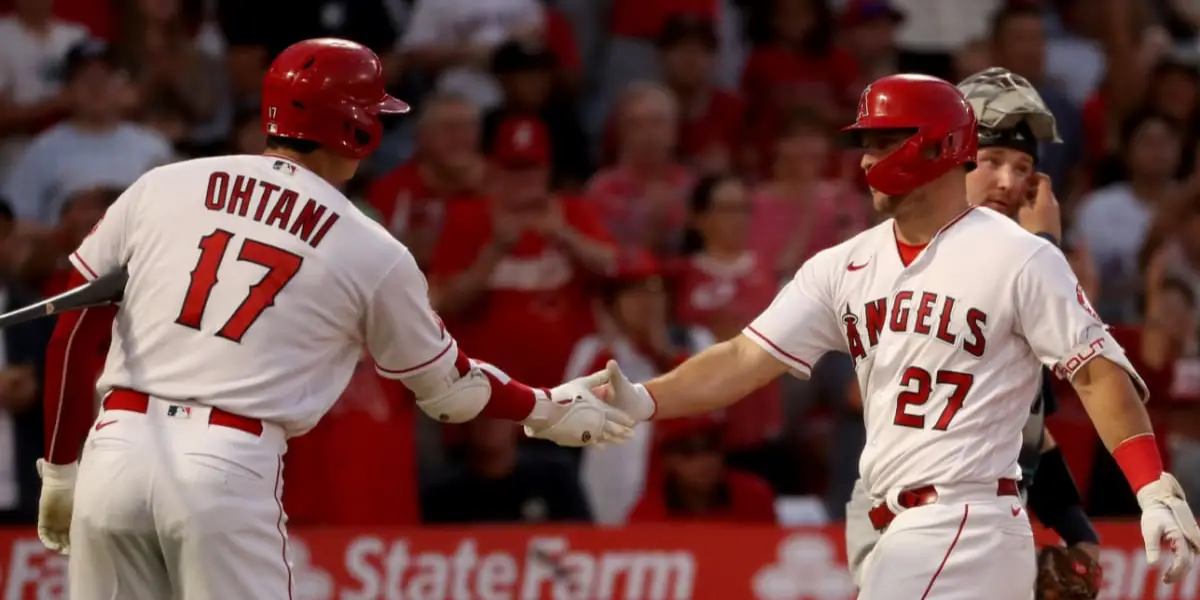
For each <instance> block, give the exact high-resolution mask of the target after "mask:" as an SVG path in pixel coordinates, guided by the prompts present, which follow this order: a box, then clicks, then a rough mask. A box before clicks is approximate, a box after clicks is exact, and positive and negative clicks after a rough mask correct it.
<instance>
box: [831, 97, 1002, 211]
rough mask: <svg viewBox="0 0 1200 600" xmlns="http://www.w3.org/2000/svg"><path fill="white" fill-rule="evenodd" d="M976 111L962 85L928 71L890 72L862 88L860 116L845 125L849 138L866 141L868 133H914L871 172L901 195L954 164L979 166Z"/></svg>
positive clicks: (874, 182)
mask: <svg viewBox="0 0 1200 600" xmlns="http://www.w3.org/2000/svg"><path fill="white" fill-rule="evenodd" d="M975 125H976V123H975V113H974V111H972V110H971V106H970V105H969V104H967V101H966V100H965V99H964V98H963V96H962V93H960V92H959V91H958V88H956V87H954V86H953V85H951V84H950V83H949V82H946V81H943V80H941V79H938V78H936V77H929V76H927V75H913V74H901V75H889V76H887V77H883V78H881V79H878V80H876V81H875V82H874V83H872V84H871V85H869V86H867V89H865V90H863V93H862V96H861V97H860V98H859V101H858V118H857V119H855V121H854V124H852V125H850V126H849V127H846V128H844V129H842V132H843V139H844V141H847V142H849V143H850V144H852V145H854V146H856V147H862V145H863V134H866V133H870V132H874V131H887V132H895V131H903V132H906V133H907V132H912V133H911V135H909V136H908V138H907V139H906V140H905V141H904V142H903V143H902V144H901V145H900V146H899V147H898V148H896V150H894V151H892V152H890V153H889V154H888V155H887V156H885V157H883V158H882V159H880V160H879V161H878V162H877V163H875V164H874V165H873V166H872V167H871V168H870V169H869V170H868V171H867V174H866V177H867V183H868V184H869V185H870V186H871V187H872V188H874V189H876V190H879V191H880V192H883V193H884V194H888V195H890V196H898V195H901V194H906V193H908V192H911V191H913V190H915V189H917V188H919V187H921V186H922V185H925V184H927V183H929V182H931V181H933V180H935V179H937V178H938V177H941V176H942V175H944V174H946V173H948V172H949V171H950V170H951V169H954V168H957V167H965V168H966V169H968V170H970V169H973V168H974V166H975V153H976V150H977V146H978V137H977V136H976V131H975Z"/></svg>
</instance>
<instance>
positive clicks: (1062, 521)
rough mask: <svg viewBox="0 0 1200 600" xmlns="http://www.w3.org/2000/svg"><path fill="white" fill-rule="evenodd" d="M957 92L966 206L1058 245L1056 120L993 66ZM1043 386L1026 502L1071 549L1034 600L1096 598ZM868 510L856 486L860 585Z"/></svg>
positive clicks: (1095, 575) (1060, 555) (852, 553)
mask: <svg viewBox="0 0 1200 600" xmlns="http://www.w3.org/2000/svg"><path fill="white" fill-rule="evenodd" d="M958 88H959V90H960V91H962V92H963V95H964V96H965V97H966V98H967V101H968V102H970V104H971V107H972V108H973V109H974V110H975V114H976V117H977V118H978V119H979V129H978V134H979V154H978V159H977V161H976V168H975V169H974V170H973V171H971V172H970V173H969V174H968V175H967V200H968V201H969V202H970V203H971V204H976V205H982V206H986V207H988V208H990V209H993V210H995V211H998V212H1001V213H1003V214H1006V215H1008V216H1009V217H1011V218H1013V219H1015V220H1017V221H1018V222H1019V223H1020V224H1021V225H1022V226H1023V227H1024V228H1025V229H1027V230H1028V231H1030V232H1032V233H1034V234H1037V235H1039V236H1042V237H1044V238H1046V239H1047V240H1049V241H1051V242H1053V243H1054V244H1055V245H1060V247H1061V241H1062V220H1061V218H1060V215H1059V208H1058V202H1057V200H1055V198H1054V194H1053V192H1052V191H1051V182H1050V179H1049V178H1048V177H1046V176H1045V175H1043V174H1041V173H1038V172H1037V170H1036V166H1037V160H1038V145H1039V144H1040V143H1061V142H1062V139H1061V138H1059V136H1058V130H1057V127H1056V125H1055V122H1054V115H1052V114H1051V113H1050V111H1049V110H1048V109H1047V108H1046V104H1045V102H1044V101H1043V100H1042V98H1041V96H1039V95H1038V93H1037V92H1036V91H1035V90H1034V89H1033V86H1032V85H1031V84H1030V83H1029V81H1027V80H1026V79H1025V78H1023V77H1021V76H1020V75H1016V74H1014V73H1012V72H1009V71H1008V70H1005V69H1001V68H998V67H993V68H990V69H986V70H984V71H981V72H979V73H976V74H974V75H972V76H970V77H968V78H966V79H965V80H963V81H962V83H960V84H959V85H958ZM1049 382H1050V377H1049V376H1048V374H1046V373H1043V376H1042V391H1041V393H1040V394H1039V395H1038V397H1037V398H1035V399H1034V400H1033V402H1032V404H1031V406H1030V410H1029V420H1028V421H1027V422H1026V424H1025V430H1024V445H1023V447H1022V449H1021V455H1020V464H1021V468H1022V484H1023V489H1022V497H1023V498H1024V499H1025V502H1026V504H1027V505H1028V508H1029V509H1030V511H1031V512H1032V513H1033V514H1034V515H1036V516H1037V517H1038V519H1039V520H1040V521H1041V522H1042V523H1043V524H1045V525H1046V526H1047V527H1050V528H1051V529H1053V530H1054V532H1055V533H1057V534H1058V535H1059V537H1061V538H1062V539H1063V541H1064V542H1066V544H1067V545H1066V546H1065V547H1060V546H1048V547H1046V548H1043V549H1042V550H1041V552H1040V554H1039V556H1038V577H1037V586H1036V588H1037V589H1036V590H1034V594H1033V595H1034V597H1035V598H1036V599H1038V600H1043V599H1044V600H1074V599H1089V600H1090V599H1094V598H1096V596H1097V594H1099V591H1100V574H1101V571H1100V565H1099V562H1098V559H1099V537H1098V536H1097V535H1096V530H1095V528H1094V527H1092V524H1091V522H1090V521H1089V520H1088V518H1087V515H1086V514H1085V513H1084V510H1083V506H1082V499H1081V498H1080V495H1079V490H1078V488H1077V487H1076V486H1075V482H1074V480H1073V479H1072V478H1071V473H1070V472H1069V471H1068V470H1067V465H1066V462H1065V461H1064V460H1063V455H1062V451H1061V450H1059V448H1058V445H1057V444H1056V443H1055V441H1054V438H1053V437H1051V435H1050V433H1049V432H1048V431H1046V426H1045V417H1046V416H1047V415H1049V414H1052V413H1053V412H1054V410H1055V402H1054V396H1053V393H1052V392H1051V390H1050V386H1049ZM1035 472H1036V474H1037V477H1036V478H1035V477H1034V474H1035ZM870 509H871V499H870V497H869V496H868V495H867V493H866V490H865V489H863V486H862V485H861V481H860V482H858V483H856V484H855V487H854V493H853V496H852V497H851V499H850V503H849V504H848V506H847V509H846V555H847V560H848V561H849V563H850V571H851V574H852V575H853V576H854V580H855V583H856V584H857V583H859V581H860V579H859V578H860V576H861V568H862V564H863V562H864V560H865V559H866V557H867V555H868V554H869V553H870V552H871V549H872V548H873V547H874V545H875V541H876V540H877V539H878V537H879V533H878V532H877V531H876V530H875V528H874V527H872V526H871V523H870V520H869V519H868V518H867V512H868V511H869V510H870Z"/></svg>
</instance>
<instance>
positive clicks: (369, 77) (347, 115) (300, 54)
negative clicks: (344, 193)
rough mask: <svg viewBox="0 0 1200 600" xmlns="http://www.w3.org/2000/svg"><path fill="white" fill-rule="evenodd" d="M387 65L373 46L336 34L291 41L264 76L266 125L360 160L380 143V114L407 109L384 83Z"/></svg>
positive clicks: (275, 131)
mask: <svg viewBox="0 0 1200 600" xmlns="http://www.w3.org/2000/svg"><path fill="white" fill-rule="evenodd" d="M383 84H384V82H383V65H382V63H380V62H379V57H378V56H376V55H375V53H374V52H372V51H371V49H370V48H367V47H366V46H363V45H362V44H358V43H355V42H351V41H348V40H342V39H337V38H318V39H312V40H305V41H303V42H298V43H296V44H292V45H291V46H288V47H287V48H286V49H285V50H284V51H283V52H282V53H280V55H279V56H278V57H276V58H275V60H274V61H273V62H272V63H271V68H270V69H268V70H267V75H266V77H265V78H264V80H263V89H262V120H263V130H264V132H265V133H266V134H267V135H269V136H276V137H283V138H290V139H296V140H307V141H311V142H316V143H318V144H320V145H321V147H323V148H326V149H328V150H330V151H332V152H334V153H336V154H338V155H341V156H344V157H346V158H352V159H356V160H360V159H363V158H366V156H367V155H368V154H370V153H371V152H373V151H374V150H375V149H376V148H378V147H379V142H380V140H381V138H382V137H383V124H382V122H380V116H381V115H392V114H400V113H406V112H408V110H409V109H408V105H407V104H405V103H404V102H401V101H400V100H397V99H396V98H393V97H392V96H390V95H388V93H387V92H385V91H384V89H383Z"/></svg>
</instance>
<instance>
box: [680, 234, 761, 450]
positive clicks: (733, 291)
mask: <svg viewBox="0 0 1200 600" xmlns="http://www.w3.org/2000/svg"><path fill="white" fill-rule="evenodd" d="M778 289H779V286H778V284H777V281H776V278H775V274H774V272H773V269H772V268H771V265H770V264H769V263H767V262H765V261H763V260H760V259H758V258H757V257H756V256H755V255H754V254H752V253H749V252H747V253H746V254H745V255H744V256H743V257H742V259H740V260H738V261H736V262H734V263H717V262H715V261H713V260H712V259H711V258H708V257H706V256H704V255H698V256H695V257H692V258H691V259H689V260H688V261H686V263H685V264H684V267H683V272H682V273H681V275H680V278H679V287H678V294H677V295H676V307H675V309H676V314H677V315H678V317H679V319H680V321H682V322H684V323H689V324H695V325H700V326H702V327H704V328H706V329H708V330H709V331H711V332H713V334H714V335H715V336H716V337H717V339H718V340H725V339H729V338H731V337H733V336H735V335H737V334H738V333H739V332H741V330H742V329H743V328H744V327H745V326H747V325H749V324H750V322H751V321H753V320H754V318H755V317H756V316H758V315H759V314H760V313H761V312H762V311H763V310H766V308H767V307H768V306H770V305H771V301H772V300H773V299H774V298H775V293H776V292H777V291H778ZM724 420H725V425H724V432H725V443H726V445H727V446H728V447H729V448H730V449H741V448H752V447H754V446H756V445H758V444H760V443H762V442H764V441H765V440H767V439H769V438H771V437H772V436H775V435H777V434H779V432H780V431H781V430H782V429H783V396H782V391H781V390H780V388H779V386H778V385H777V384H770V385H767V386H765V387H762V388H759V389H758V390H757V391H754V392H752V393H751V394H750V395H749V396H747V397H746V398H744V399H742V400H741V401H740V402H737V403H736V404H734V405H732V406H729V407H728V408H726V409H725V417H724Z"/></svg>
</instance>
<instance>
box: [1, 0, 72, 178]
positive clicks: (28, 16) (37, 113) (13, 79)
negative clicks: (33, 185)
mask: <svg viewBox="0 0 1200 600" xmlns="http://www.w3.org/2000/svg"><path fill="white" fill-rule="evenodd" d="M54 4H55V3H54V0H16V2H15V5H16V6H15V8H16V11H15V12H14V13H13V14H12V15H11V16H6V17H3V18H0V181H3V180H4V179H5V178H6V177H7V175H8V171H9V168H10V167H11V166H12V163H13V162H14V161H16V160H17V157H19V156H20V155H21V154H22V153H23V152H24V151H25V147H26V146H28V144H29V141H30V140H31V139H32V138H33V136H34V135H35V134H37V133H38V132H39V131H41V130H42V129H45V128H46V127H48V126H50V125H52V124H53V123H55V122H56V121H58V120H59V119H62V118H64V117H66V116H67V114H68V113H69V112H70V110H71V104H72V102H71V97H70V95H69V94H68V93H66V91H65V90H63V87H62V73H63V70H64V66H65V62H66V58H67V51H68V50H70V49H71V47H72V46H74V45H75V44H78V43H79V42H81V41H83V40H84V39H86V38H87V31H86V30H85V29H84V28H83V27H80V26H79V25H76V24H75V23H69V22H66V21H62V20H59V19H58V18H56V17H55V16H54V14H53V8H54Z"/></svg>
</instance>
